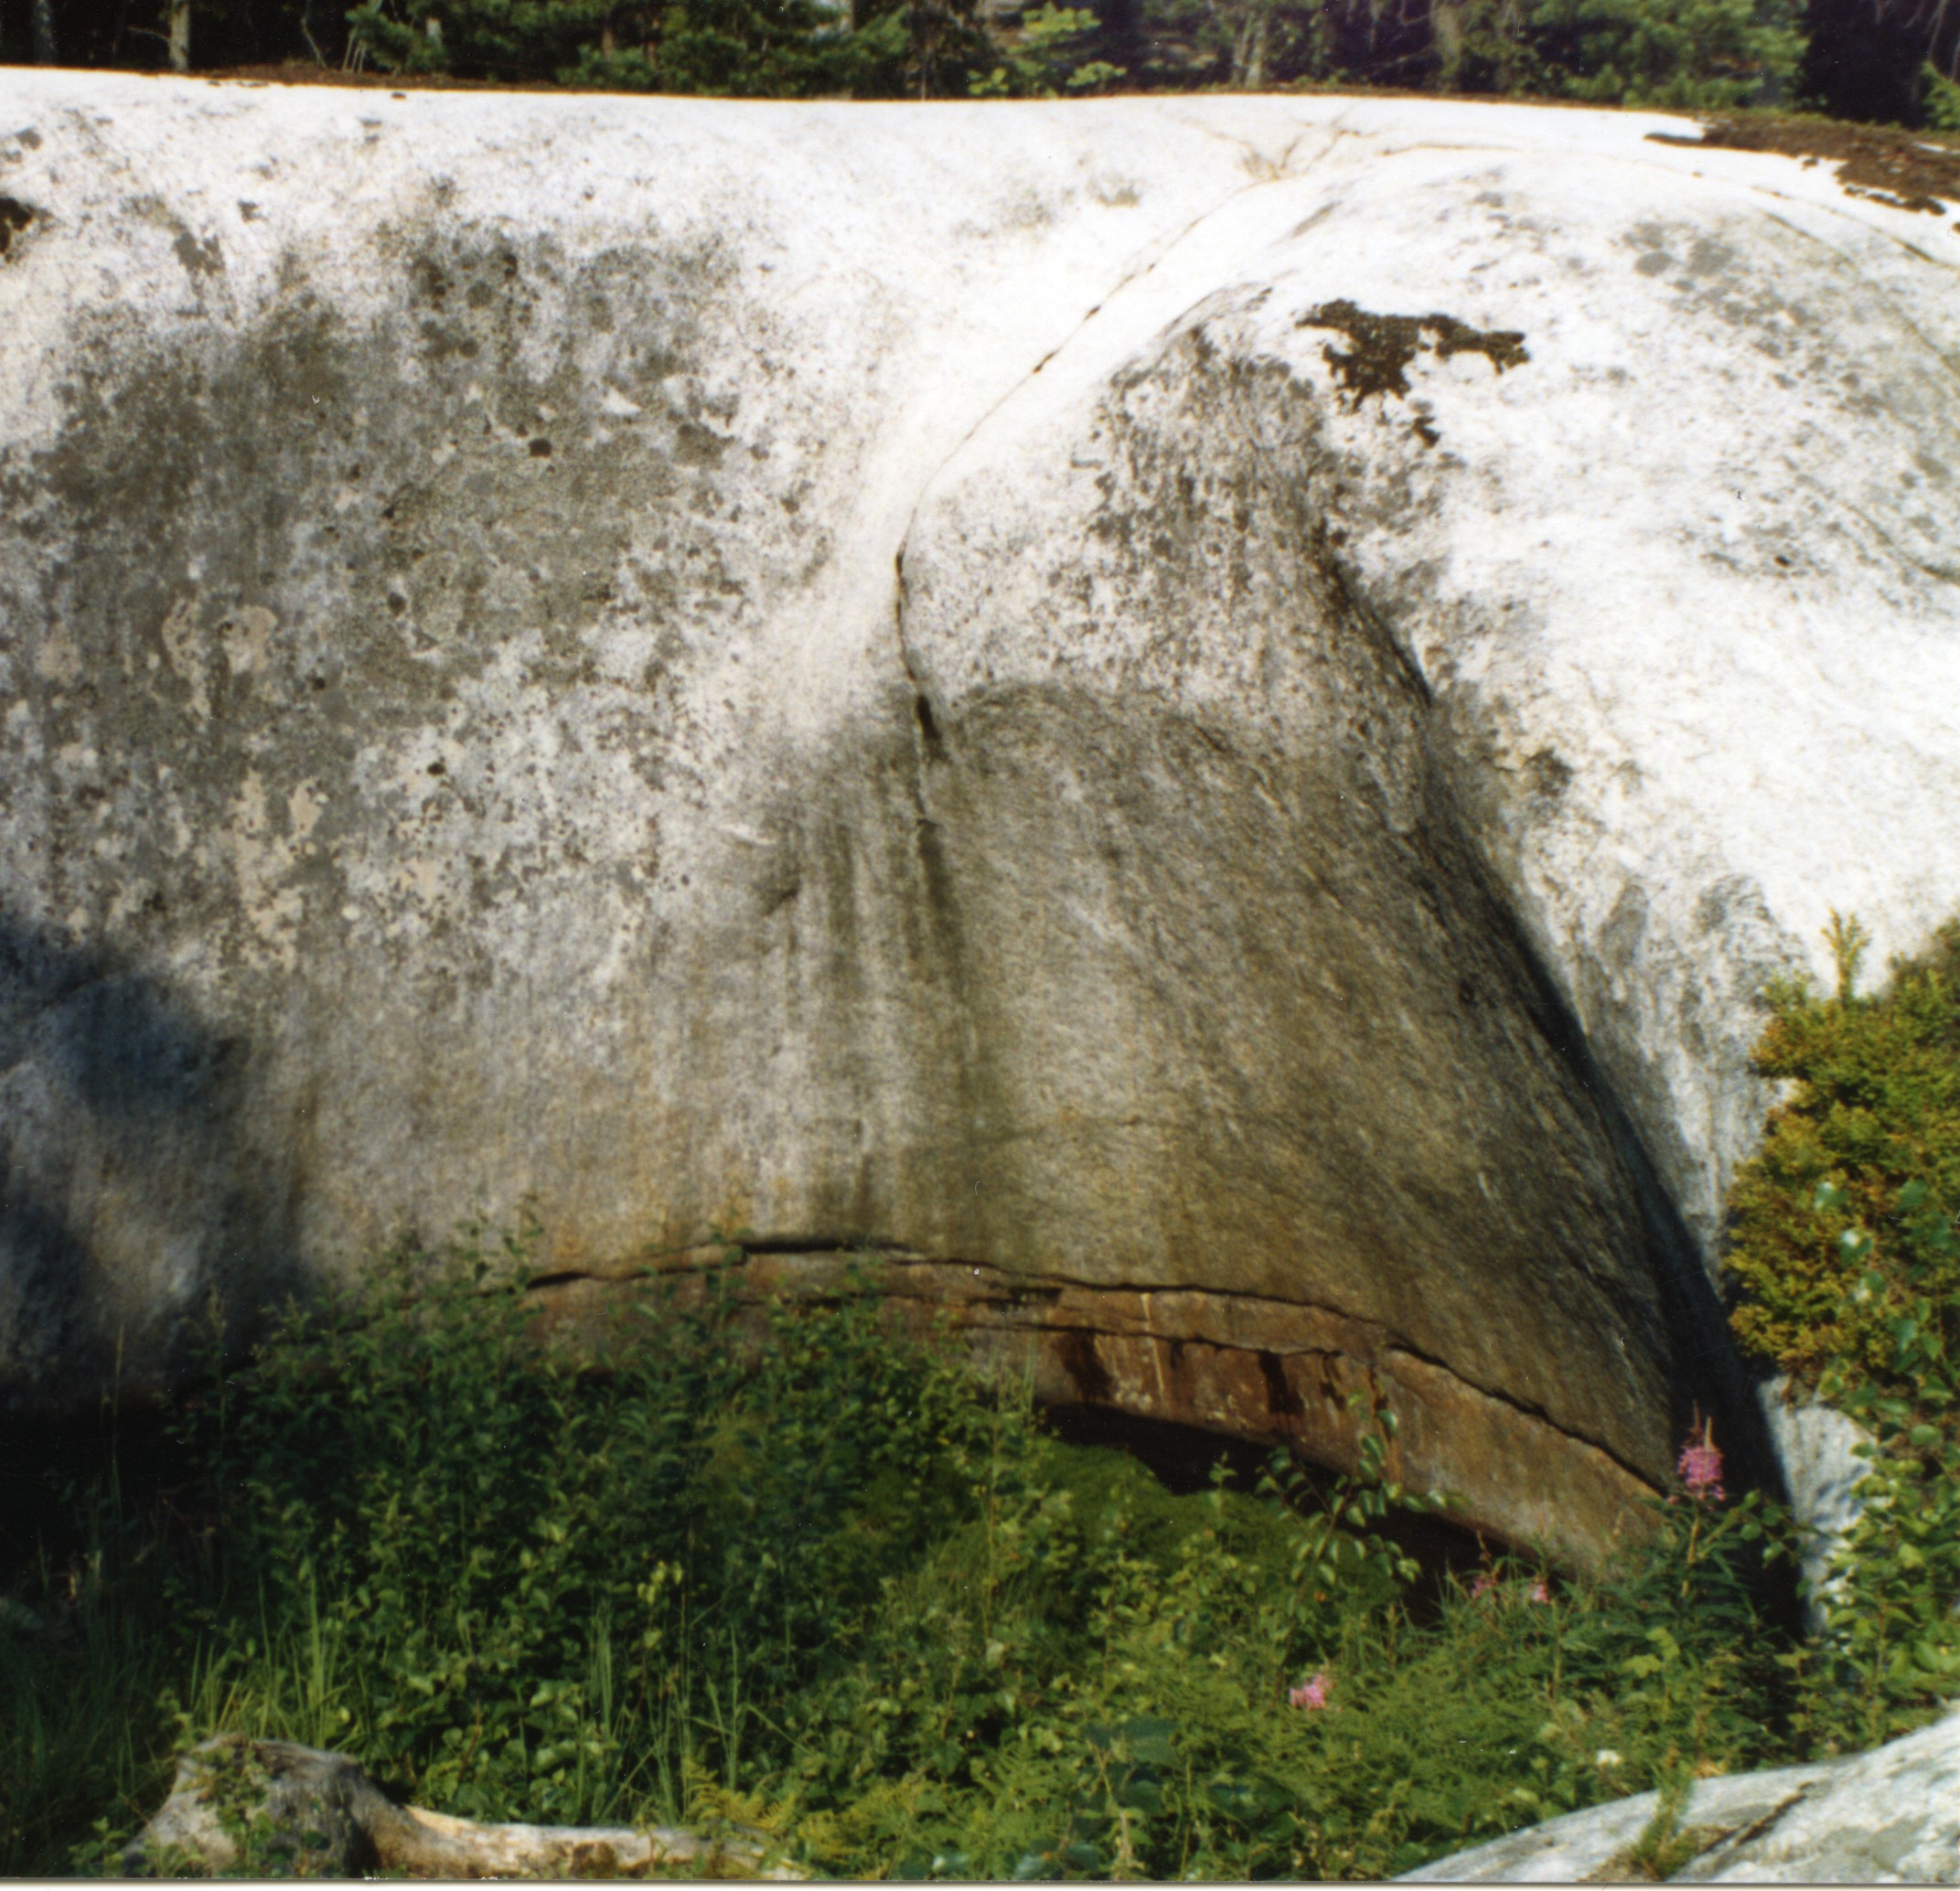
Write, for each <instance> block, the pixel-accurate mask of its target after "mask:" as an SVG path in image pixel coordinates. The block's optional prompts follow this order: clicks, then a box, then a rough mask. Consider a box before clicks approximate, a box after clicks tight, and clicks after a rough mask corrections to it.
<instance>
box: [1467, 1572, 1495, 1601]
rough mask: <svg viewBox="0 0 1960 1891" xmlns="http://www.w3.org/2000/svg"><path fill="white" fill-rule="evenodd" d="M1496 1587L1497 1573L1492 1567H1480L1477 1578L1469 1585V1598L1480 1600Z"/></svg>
mask: <svg viewBox="0 0 1960 1891" xmlns="http://www.w3.org/2000/svg"><path fill="white" fill-rule="evenodd" d="M1495 1587H1497V1573H1496V1571H1495V1570H1494V1569H1480V1570H1479V1571H1478V1572H1477V1579H1476V1581H1475V1582H1473V1583H1472V1584H1471V1586H1470V1599H1471V1600H1472V1601H1473V1602H1481V1601H1483V1598H1484V1597H1486V1596H1488V1595H1489V1594H1490V1593H1491V1591H1492V1590H1493V1589H1494V1588H1495Z"/></svg>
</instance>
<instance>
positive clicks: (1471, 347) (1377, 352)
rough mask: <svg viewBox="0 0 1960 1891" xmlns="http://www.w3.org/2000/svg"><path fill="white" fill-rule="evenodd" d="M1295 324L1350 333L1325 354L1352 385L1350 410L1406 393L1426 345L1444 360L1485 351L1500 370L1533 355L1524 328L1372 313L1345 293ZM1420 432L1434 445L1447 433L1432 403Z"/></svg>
mask: <svg viewBox="0 0 1960 1891" xmlns="http://www.w3.org/2000/svg"><path fill="white" fill-rule="evenodd" d="M1293 326H1295V327H1297V328H1332V329H1334V330H1337V331H1338V332H1339V333H1341V334H1342V335H1344V336H1345V337H1347V342H1348V345H1347V347H1344V348H1341V347H1335V346H1334V344H1333V342H1329V343H1328V344H1327V345H1326V346H1325V347H1323V348H1322V350H1321V357H1322V358H1323V360H1324V361H1325V362H1326V363H1327V366H1328V367H1329V368H1330V369H1332V370H1333V378H1334V379H1335V380H1337V381H1338V382H1340V384H1341V386H1342V387H1343V388H1344V390H1346V393H1347V405H1348V410H1349V411H1350V412H1352V411H1354V410H1355V409H1356V408H1358V407H1359V406H1360V405H1361V403H1362V402H1363V401H1366V399H1367V398H1368V396H1369V395H1370V394H1379V395H1381V396H1382V397H1383V399H1384V400H1386V399H1387V396H1388V395H1390V394H1396V395H1399V396H1401V397H1402V398H1404V399H1406V398H1407V397H1408V391H1409V389H1408V366H1409V363H1410V362H1411V361H1413V360H1414V359H1415V358H1416V357H1417V356H1418V355H1419V354H1420V353H1421V352H1423V350H1425V349H1427V350H1428V351H1429V352H1430V354H1433V355H1435V356H1437V357H1438V358H1440V359H1441V360H1448V359H1449V358H1450V357H1451V355H1482V356H1483V358H1484V359H1485V360H1487V361H1488V362H1489V363H1490V364H1491V366H1492V367H1493V368H1494V369H1496V371H1497V372H1498V373H1499V374H1502V373H1503V372H1504V371H1505V369H1507V368H1517V367H1521V366H1522V365H1523V364H1524V363H1525V362H1526V361H1528V360H1530V358H1531V357H1530V355H1529V354H1528V353H1526V348H1525V337H1524V335H1523V333H1522V332H1521V331H1519V330H1517V329H1515V328H1473V327H1472V326H1470V324H1469V323H1467V322H1462V321H1459V320H1458V319H1457V317H1456V316H1454V315H1372V314H1370V313H1369V312H1368V311H1367V310H1366V309H1364V308H1360V307H1357V306H1356V305H1355V304H1354V303H1352V302H1348V301H1346V300H1342V301H1340V302H1323V303H1322V304H1320V305H1319V306H1318V307H1316V308H1310V309H1309V310H1308V311H1307V312H1306V313H1305V314H1304V315H1301V316H1299V317H1297V318H1296V319H1295V322H1294V325H1293ZM1416 432H1417V433H1419V435H1420V436H1421V438H1422V441H1423V443H1424V444H1425V445H1428V446H1434V445H1435V444H1436V443H1437V441H1438V440H1439V439H1440V438H1441V435H1439V434H1438V433H1437V432H1436V429H1435V427H1434V425H1433V424H1432V423H1431V422H1430V417H1429V412H1428V410H1427V409H1426V408H1424V409H1422V410H1421V411H1419V413H1418V415H1417V419H1416Z"/></svg>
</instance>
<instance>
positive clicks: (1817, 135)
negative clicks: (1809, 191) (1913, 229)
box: [1647, 118, 1960, 217]
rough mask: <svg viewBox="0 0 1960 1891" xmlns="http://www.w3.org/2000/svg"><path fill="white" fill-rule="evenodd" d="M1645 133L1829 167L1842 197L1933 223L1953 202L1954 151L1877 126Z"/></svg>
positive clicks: (1765, 125)
mask: <svg viewBox="0 0 1960 1891" xmlns="http://www.w3.org/2000/svg"><path fill="white" fill-rule="evenodd" d="M1647 135H1648V137H1649V138H1650V139H1651V140H1652V141H1653V142H1654V143H1655V144H1686V145H1688V146H1690V147H1692V148H1695V149H1702V148H1707V147H1714V148H1717V149H1719V150H1723V151H1773V152H1776V153H1779V154H1780V155H1783V156H1784V157H1794V158H1799V159H1801V160H1802V161H1803V162H1804V164H1805V166H1810V165H1815V164H1820V163H1829V164H1835V165H1836V166H1837V181H1838V183H1839V184H1841V185H1842V186H1843V187H1844V188H1845V190H1846V191H1847V192H1848V194H1849V195H1850V196H1852V197H1862V198H1869V199H1871V200H1873V201H1874V202H1877V203H1881V204H1887V205H1890V208H1893V209H1895V210H1924V211H1927V212H1928V213H1930V214H1931V215H1933V216H1934V217H1939V216H1944V214H1945V205H1946V204H1948V203H1960V147H1956V146H1955V145H1952V144H1935V143H1933V142H1930V141H1929V140H1927V139H1925V138H1923V137H1915V136H1914V135H1912V134H1911V133H1907V132H1899V131H1892V130H1889V129H1887V128H1886V127H1883V126H1880V125H1870V124H1839V123H1833V122H1832V121H1830V120H1826V119H1788V118H1775V119H1740V118H1721V119H1716V120H1714V121H1713V122H1712V123H1708V124H1705V125H1703V126H1702V128H1701V136H1700V137H1699V138H1677V137H1675V136H1672V135H1671V134H1668V133H1666V132H1650V133H1648V134H1647ZM1943 198H1944V200H1945V202H1944V203H1943V202H1942V201H1941V200H1942V199H1943Z"/></svg>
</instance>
